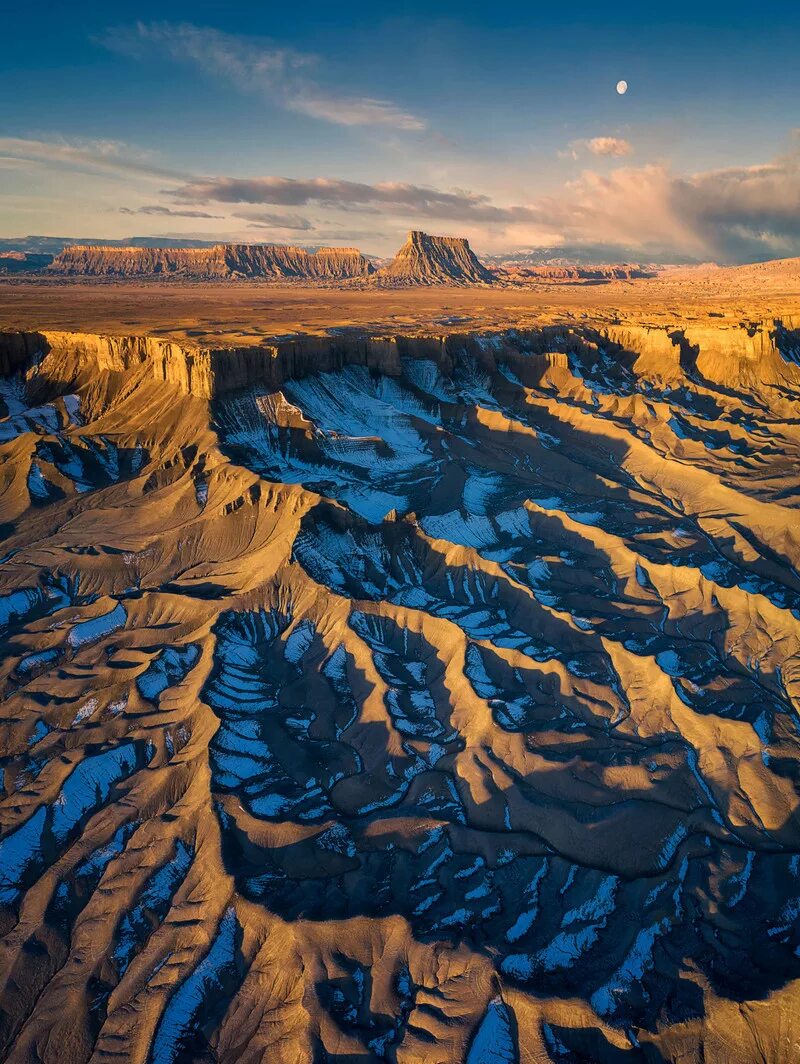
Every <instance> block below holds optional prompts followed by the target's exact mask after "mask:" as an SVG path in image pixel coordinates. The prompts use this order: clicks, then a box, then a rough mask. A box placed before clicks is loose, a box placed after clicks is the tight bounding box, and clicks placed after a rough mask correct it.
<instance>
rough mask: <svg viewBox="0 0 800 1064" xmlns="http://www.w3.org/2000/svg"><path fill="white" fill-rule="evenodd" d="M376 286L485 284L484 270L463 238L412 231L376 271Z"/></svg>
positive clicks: (488, 275) (488, 278) (490, 277)
mask: <svg viewBox="0 0 800 1064" xmlns="http://www.w3.org/2000/svg"><path fill="white" fill-rule="evenodd" d="M375 277H376V280H377V281H378V283H385V282H388V283H392V284H489V283H491V281H492V280H493V275H492V273H491V272H490V271H489V270H487V269H486V267H485V266H484V265H483V264H482V263H481V261H480V260H479V259H478V257H477V256H476V255H475V253H474V251H473V250H472V248H471V247H470V246H469V241H468V240H465V239H463V237H449V236H429V235H428V234H427V233H422V232H419V231H418V230H412V231H411V232H410V233H409V234H408V239H407V240H406V242H405V244H404V245H403V246H402V247H401V248H400V250H399V251H398V252H397V254H396V255H395V257H394V258H393V259H392V261H391V262H390V263H389V264H388V265H387V266H384V267H383V268H382V269H380V270H378V272H377V274H376V275H375Z"/></svg>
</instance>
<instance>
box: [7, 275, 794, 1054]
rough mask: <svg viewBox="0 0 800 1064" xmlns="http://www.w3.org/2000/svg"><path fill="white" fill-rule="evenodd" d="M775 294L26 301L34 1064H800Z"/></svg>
mask: <svg viewBox="0 0 800 1064" xmlns="http://www.w3.org/2000/svg"><path fill="white" fill-rule="evenodd" d="M765 272H766V274H767V279H766V281H765V280H764V278H763V277H762V279H761V281H760V282H759V284H760V290H757V285H756V282H755V281H753V280H752V278H751V279H750V280H748V281H747V283H748V285H750V286H751V287H750V288H749V289H747V290H745V288H744V287H742V284H743V283H744V282H741V284H740V281H741V278H740V279H739V280H737V279H736V277H732V275H730V274H727V275H724V276H723V277H719V276H718V274H716V272H715V271H707V272H702V271H698V272H695V273H692V272H688V273H685V274H681V275H677V276H675V277H674V278H672V277H669V276H667V277H660V278H655V279H639V280H636V281H634V282H632V283H628V282H614V283H612V284H608V285H602V286H591V287H581V288H578V287H575V288H573V287H563V286H562V287H558V288H557V289H556V290H553V289H552V288H551V289H550V290H542V291H534V290H525V291H515V290H497V291H495V290H488V289H480V290H478V289H458V290H456V289H447V288H437V289H426V290H403V291H374V292H356V291H346V290H341V291H337V290H325V291H320V290H318V289H317V290H314V289H307V288H295V287H281V288H279V287H269V286H262V285H253V284H246V285H245V284H241V285H240V284H236V283H233V284H227V285H225V286H221V285H212V284H202V285H179V284H171V283H165V284H160V285H148V284H141V283H130V282H129V283H125V284H119V285H112V284H102V283H93V284H88V283H81V284H64V283H55V282H53V281H50V282H46V283H45V282H37V283H32V282H31V283H20V282H11V281H9V282H7V283H2V284H0V327H2V328H3V329H4V330H5V331H3V332H2V333H0V374H1V376H0V536H2V542H0V558H1V560H0V639H2V641H3V654H2V662H3V663H2V668H0V767H1V768H2V777H1V779H2V782H1V784H0V799H1V800H0V936H2V938H1V939H0V1059H2V1060H4V1061H9V1062H15V1064H33V1062H43V1064H63V1062H65V1061H67V1062H69V1064H73V1062H79V1061H92V1062H95V1064H101V1062H102V1064H109V1062H111V1061H123V1060H124V1061H131V1062H141V1064H144V1062H146V1061H153V1062H157V1064H173V1062H175V1064H176V1062H186V1061H193V1062H197V1064H201V1062H202V1064H209V1062H212V1061H220V1062H223V1064H227V1062H234V1061H235V1062H239V1061H243V1062H252V1064H306V1062H308V1064H316V1062H342V1064H344V1062H345V1061H348V1062H350V1061H352V1062H355V1061H363V1062H372V1061H376V1062H377V1061H388V1062H391V1064H423V1062H424V1064H437V1062H438V1064H453V1062H465V1064H495V1062H500V1064H504V1062H505V1064H542V1062H552V1064H659V1062H671V1064H689V1062H691V1064H700V1062H705V1064H753V1062H754V1061H769V1062H770V1064H793V1062H795V1061H796V1060H798V1059H800V920H799V919H798V914H800V737H799V735H798V711H799V710H800V519H799V516H798V508H799V506H800V300H798V298H797V291H798V289H797V287H794V288H793V287H792V284H793V282H792V280H791V273H788V274H787V272H786V271H785V270H784V271H783V272H781V270H778V269H774V270H773V271H772V272H769V271H765ZM737 276H738V275H737ZM784 289H785V290H784Z"/></svg>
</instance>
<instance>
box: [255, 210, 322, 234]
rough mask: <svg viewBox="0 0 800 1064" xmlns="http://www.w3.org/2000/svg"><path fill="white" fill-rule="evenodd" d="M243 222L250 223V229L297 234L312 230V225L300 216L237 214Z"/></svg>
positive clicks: (308, 220)
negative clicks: (287, 230) (281, 230)
mask: <svg viewBox="0 0 800 1064" xmlns="http://www.w3.org/2000/svg"><path fill="white" fill-rule="evenodd" d="M237 217H238V218H242V219H243V220H244V221H245V222H249V223H250V228H251V229H291V230H297V231H298V232H300V231H302V232H308V230H310V229H313V228H314V223H313V222H312V221H311V220H310V219H308V218H303V216H302V215H300V214H261V213H259V214H239V215H237Z"/></svg>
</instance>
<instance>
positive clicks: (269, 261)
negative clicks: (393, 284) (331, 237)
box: [48, 244, 374, 280]
mask: <svg viewBox="0 0 800 1064" xmlns="http://www.w3.org/2000/svg"><path fill="white" fill-rule="evenodd" d="M373 269H374V267H373V266H372V263H371V262H370V261H369V259H368V258H366V256H364V255H362V254H361V252H360V251H359V250H358V249H357V248H319V249H318V250H317V251H314V252H310V251H307V250H306V249H305V248H300V247H292V246H289V245H283V244H215V245H214V246H213V247H210V248H168V247H164V248H138V247H122V248H120V247H105V246H102V245H86V246H83V245H78V244H75V245H73V246H72V247H68V248H65V249H64V250H63V251H62V252H61V254H60V255H58V256H56V258H55V259H54V260H53V262H52V264H51V265H50V266H49V267H48V271H49V272H51V273H57V274H61V275H65V276H82V277H161V276H165V275H173V276H176V277H184V278H197V279H204V280H208V279H213V278H228V279H230V278H237V277H245V278H247V277H252V278H259V277H263V278H272V279H278V278H285V279H298V280H302V279H313V280H345V279H347V278H353V277H367V276H368V275H369V274H370V273H372V272H373Z"/></svg>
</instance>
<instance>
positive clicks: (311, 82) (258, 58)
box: [100, 22, 425, 132]
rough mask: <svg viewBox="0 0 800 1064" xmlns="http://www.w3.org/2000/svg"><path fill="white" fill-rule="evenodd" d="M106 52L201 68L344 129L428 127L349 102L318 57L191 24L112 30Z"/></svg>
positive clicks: (387, 108) (372, 102) (393, 110)
mask: <svg viewBox="0 0 800 1064" xmlns="http://www.w3.org/2000/svg"><path fill="white" fill-rule="evenodd" d="M100 43H101V44H103V45H104V46H105V47H106V48H109V49H111V50H112V51H115V52H121V53H123V54H124V55H129V56H132V57H133V58H136V59H146V58H148V57H149V56H151V55H152V54H153V53H154V52H158V53H160V54H162V55H166V56H167V57H168V58H170V59H172V60H174V61H176V62H183V63H190V64H193V65H194V66H197V67H198V68H200V69H201V70H203V71H204V72H206V73H211V74H213V75H215V76H216V77H219V78H222V79H223V80H225V81H228V82H229V83H230V84H232V85H234V86H235V87H236V88H237V89H239V91H241V92H245V93H254V92H255V93H261V94H262V95H265V96H267V97H268V98H270V99H271V100H274V101H276V102H277V103H279V104H280V105H281V106H283V107H285V108H286V109H287V110H289V111H294V112H296V113H298V114H303V115H307V116H308V117H310V118H317V119H320V120H322V121H326V122H333V123H335V124H336V125H342V126H390V127H392V128H394V129H399V130H406V131H410V132H419V131H422V130H424V129H425V122H424V121H423V120H422V119H421V118H418V117H417V116H416V115H413V114H411V113H410V112H409V111H405V110H403V109H402V108H400V107H398V106H396V105H395V104H393V103H392V102H390V101H389V100H382V99H376V98H374V97H371V96H349V95H346V94H343V93H339V92H336V91H335V90H332V89H329V88H327V87H325V86H323V85H321V84H320V83H319V82H318V81H317V79H316V78H315V77H314V71H315V70H316V69H317V68H318V67H319V65H320V63H319V59H318V57H317V56H314V55H309V54H306V53H304V52H298V51H295V50H294V49H292V48H282V47H279V46H278V45H276V44H274V43H272V42H270V41H263V40H262V41H257V40H256V39H250V38H247V37H241V36H237V35H235V34H230V33H223V32H221V31H220V30H215V29H210V28H206V27H202V26H194V25H192V24H191V23H186V22H184V23H177V24H175V23H170V22H150V23H146V22H137V23H136V24H135V25H133V26H121V27H117V28H115V29H110V30H108V31H107V33H106V34H105V35H104V36H103V37H102V38H101V39H100Z"/></svg>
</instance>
